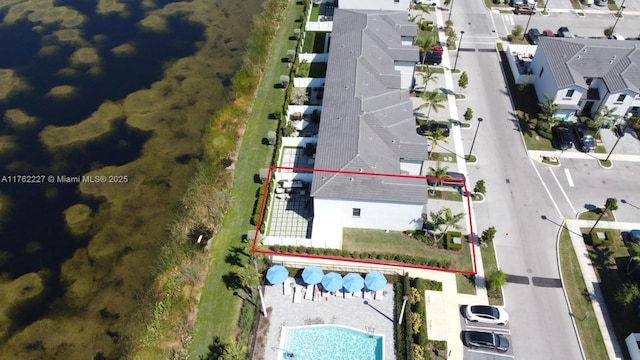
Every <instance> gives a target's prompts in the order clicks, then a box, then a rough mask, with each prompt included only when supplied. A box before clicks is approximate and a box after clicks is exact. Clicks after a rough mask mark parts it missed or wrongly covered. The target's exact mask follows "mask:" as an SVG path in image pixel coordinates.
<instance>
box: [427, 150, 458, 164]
mask: <svg viewBox="0 0 640 360" xmlns="http://www.w3.org/2000/svg"><path fill="white" fill-rule="evenodd" d="M429 160H432V161H441V162H449V163H455V162H456V154H452V153H448V152H446V153H441V152H435V151H434V152H432V153H430V154H429Z"/></svg>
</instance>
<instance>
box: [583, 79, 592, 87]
mask: <svg viewBox="0 0 640 360" xmlns="http://www.w3.org/2000/svg"><path fill="white" fill-rule="evenodd" d="M585 82H586V83H587V86H591V83H592V82H593V78H586V79H585Z"/></svg>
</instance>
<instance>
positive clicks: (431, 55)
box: [420, 44, 443, 65]
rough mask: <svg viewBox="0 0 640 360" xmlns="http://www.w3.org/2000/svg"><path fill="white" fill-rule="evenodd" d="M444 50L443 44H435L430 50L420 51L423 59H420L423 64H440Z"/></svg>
mask: <svg viewBox="0 0 640 360" xmlns="http://www.w3.org/2000/svg"><path fill="white" fill-rule="evenodd" d="M442 52H443V49H442V46H440V45H437V44H433V45H431V48H430V49H429V51H427V52H425V53H420V56H422V59H420V60H421V61H422V63H423V64H431V65H434V64H440V63H441V62H442Z"/></svg>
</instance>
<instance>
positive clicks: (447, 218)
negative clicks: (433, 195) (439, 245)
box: [430, 208, 464, 241]
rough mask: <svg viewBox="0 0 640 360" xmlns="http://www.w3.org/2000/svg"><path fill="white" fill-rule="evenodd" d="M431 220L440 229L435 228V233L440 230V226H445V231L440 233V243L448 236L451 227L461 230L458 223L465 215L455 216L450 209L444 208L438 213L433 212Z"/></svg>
mask: <svg viewBox="0 0 640 360" xmlns="http://www.w3.org/2000/svg"><path fill="white" fill-rule="evenodd" d="M430 216H431V219H432V221H433V223H434V224H438V227H434V231H436V230H439V228H440V226H444V227H445V228H444V230H443V231H442V232H441V233H440V238H439V239H438V241H441V240H442V239H443V238H444V236H445V235H446V234H447V231H448V230H449V228H450V227H453V228H455V229H459V228H460V225H458V221H460V220H461V219H462V218H463V217H464V213H458V214H454V213H453V212H452V211H451V209H449V208H442V209H440V210H438V212H436V213H434V212H431V214H430Z"/></svg>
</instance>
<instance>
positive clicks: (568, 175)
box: [564, 168, 573, 187]
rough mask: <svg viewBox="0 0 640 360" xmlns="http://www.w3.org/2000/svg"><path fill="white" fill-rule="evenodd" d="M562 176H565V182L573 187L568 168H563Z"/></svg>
mask: <svg viewBox="0 0 640 360" xmlns="http://www.w3.org/2000/svg"><path fill="white" fill-rule="evenodd" d="M564 174H565V175H566V176H567V182H568V183H569V186H570V187H573V179H572V178H571V173H570V172H569V169H568V168H564Z"/></svg>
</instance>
